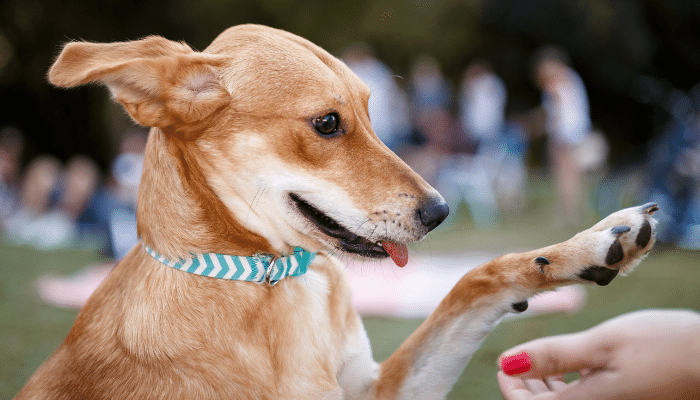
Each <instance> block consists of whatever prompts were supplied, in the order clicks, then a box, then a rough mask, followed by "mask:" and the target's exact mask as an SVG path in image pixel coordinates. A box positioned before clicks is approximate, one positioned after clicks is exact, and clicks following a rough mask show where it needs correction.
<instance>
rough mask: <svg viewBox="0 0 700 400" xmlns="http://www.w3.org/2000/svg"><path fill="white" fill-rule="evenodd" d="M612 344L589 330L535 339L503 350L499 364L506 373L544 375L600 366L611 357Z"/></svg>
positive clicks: (524, 376)
mask: <svg viewBox="0 0 700 400" xmlns="http://www.w3.org/2000/svg"><path fill="white" fill-rule="evenodd" d="M610 351H611V345H609V344H608V345H606V346H603V345H601V342H600V341H599V340H598V339H597V338H596V337H595V336H593V335H589V334H588V332H587V331H584V332H580V333H573V334H569V335H561V336H553V337H548V338H543V339H537V340H533V341H531V342H528V343H525V344H522V345H520V346H517V347H515V348H513V349H510V350H508V351H506V352H505V353H503V354H502V355H501V357H499V360H498V365H499V366H500V368H501V370H502V371H503V372H505V373H506V374H507V375H517V376H520V377H523V378H542V377H546V376H551V375H560V374H565V373H569V372H575V371H580V370H582V369H586V368H591V369H595V368H601V367H603V366H605V364H606V363H607V360H608V358H609V353H610Z"/></svg>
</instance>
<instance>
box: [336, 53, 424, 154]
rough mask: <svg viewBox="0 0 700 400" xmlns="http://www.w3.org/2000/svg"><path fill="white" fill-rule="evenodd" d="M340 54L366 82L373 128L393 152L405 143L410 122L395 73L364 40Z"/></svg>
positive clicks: (405, 102)
mask: <svg viewBox="0 0 700 400" xmlns="http://www.w3.org/2000/svg"><path fill="white" fill-rule="evenodd" d="M341 58H342V60H343V61H344V62H345V64H346V65H347V66H348V67H349V68H350V69H351V70H352V71H353V72H354V73H355V74H357V76H358V77H360V79H361V80H362V81H363V82H364V83H365V84H367V86H369V89H370V91H371V95H370V98H369V104H368V108H369V117H370V121H371V122H372V129H374V132H375V133H376V134H377V136H378V137H379V139H381V141H382V142H384V144H386V145H387V147H389V148H390V149H391V150H393V151H395V152H396V151H397V150H399V149H400V148H401V147H403V145H405V142H406V140H407V139H408V134H409V133H410V130H411V124H410V118H409V116H408V100H407V98H406V95H405V93H404V92H403V91H402V90H401V88H400V87H399V86H398V85H397V84H396V81H395V80H394V74H393V73H392V72H391V70H390V69H389V67H387V66H386V65H385V64H384V63H382V62H381V61H379V60H378V59H377V58H376V57H375V56H374V54H373V53H372V50H371V49H370V48H369V47H368V46H367V45H365V44H363V43H357V44H354V45H352V46H350V47H348V48H347V49H346V50H345V51H344V52H343V54H342V55H341Z"/></svg>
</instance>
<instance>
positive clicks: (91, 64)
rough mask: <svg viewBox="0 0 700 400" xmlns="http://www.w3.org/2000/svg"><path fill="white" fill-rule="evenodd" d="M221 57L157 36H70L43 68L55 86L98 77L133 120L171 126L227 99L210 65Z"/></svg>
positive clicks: (203, 113)
mask: <svg viewBox="0 0 700 400" xmlns="http://www.w3.org/2000/svg"><path fill="white" fill-rule="evenodd" d="M223 62H224V60H223V59H222V58H221V57H220V56H215V55H210V54H204V53H199V52H195V51H194V50H192V49H191V48H190V47H189V46H187V45H186V44H183V43H177V42H173V41H170V40H167V39H164V38H162V37H159V36H150V37H147V38H145V39H142V40H137V41H132V42H117V43H88V42H71V43H68V44H66V45H65V47H64V48H63V51H62V52H61V54H60V55H59V56H58V58H57V59H56V62H55V63H54V64H53V66H52V67H51V69H50V70H49V81H50V82H51V83H53V84H54V85H56V86H60V87H73V86H77V85H82V84H85V83H88V82H94V81H96V82H100V83H103V84H105V85H106V86H107V87H108V88H109V90H110V91H111V92H112V96H113V97H114V98H115V99H116V100H117V101H118V102H120V103H121V104H122V105H123V106H124V108H126V110H127V111H128V113H129V114H130V115H131V117H132V118H133V119H134V120H136V122H138V123H139V124H141V125H145V126H157V127H167V126H177V125H182V124H187V123H193V122H196V121H200V120H202V119H204V118H206V117H207V116H209V115H210V114H212V113H213V112H214V111H216V110H217V109H218V108H220V107H221V106H223V105H225V104H227V103H228V102H229V101H230V96H229V94H228V92H227V91H226V90H225V88H224V87H223V86H222V84H221V82H220V80H219V76H218V74H217V70H216V67H217V66H219V65H221V64H223Z"/></svg>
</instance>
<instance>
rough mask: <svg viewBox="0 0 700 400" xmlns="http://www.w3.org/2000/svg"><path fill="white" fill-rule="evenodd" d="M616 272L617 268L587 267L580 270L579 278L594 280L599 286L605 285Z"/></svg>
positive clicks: (613, 277)
mask: <svg viewBox="0 0 700 400" xmlns="http://www.w3.org/2000/svg"><path fill="white" fill-rule="evenodd" d="M617 272H618V270H617V269H610V268H607V267H597V266H595V267H588V268H586V269H584V270H583V271H581V273H580V274H579V278H581V279H585V280H587V281H592V282H595V283H597V284H598V285H600V286H605V285H607V284H608V283H610V282H612V280H613V279H615V277H616V276H617Z"/></svg>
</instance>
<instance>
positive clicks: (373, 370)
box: [16, 25, 658, 399]
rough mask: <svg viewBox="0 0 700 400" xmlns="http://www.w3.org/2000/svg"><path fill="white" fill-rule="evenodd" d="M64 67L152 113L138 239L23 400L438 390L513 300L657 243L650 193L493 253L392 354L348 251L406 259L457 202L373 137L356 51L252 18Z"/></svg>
mask: <svg viewBox="0 0 700 400" xmlns="http://www.w3.org/2000/svg"><path fill="white" fill-rule="evenodd" d="M49 80H50V82H51V83H53V84H54V85H56V86H59V87H65V88H68V87H74V86H78V85H83V84H86V83H90V82H98V83H101V84H103V85H106V86H107V88H109V90H110V92H111V95H112V96H113V98H114V99H115V100H116V101H117V102H118V103H120V104H121V105H122V106H123V107H124V109H125V110H126V111H127V112H128V114H129V115H130V116H131V117H132V118H133V119H134V121H136V122H137V123H139V124H141V125H144V126H148V127H151V131H150V133H149V138H148V144H147V148H146V154H145V162H144V169H143V171H144V172H143V177H142V181H141V186H140V189H139V198H138V215H137V220H138V234H139V237H140V242H139V243H138V244H137V245H136V246H135V247H134V248H133V249H132V250H131V251H130V252H129V253H128V254H127V255H126V256H125V258H124V259H123V260H121V262H119V263H118V265H117V266H116V267H115V269H114V270H113V271H112V272H111V274H110V275H109V277H108V278H107V279H106V280H105V281H104V282H103V283H102V285H101V286H100V287H99V288H98V289H97V290H96V292H95V293H94V294H93V295H92V297H91V298H90V300H89V301H88V303H87V304H86V305H85V306H84V307H83V308H82V310H81V311H80V313H79V315H78V316H77V318H76V321H75V324H74V325H73V327H72V329H71V330H70V332H69V333H68V335H67V337H66V338H65V341H64V342H63V343H62V344H61V345H60V347H59V348H58V349H57V350H56V351H55V352H54V353H53V354H52V355H51V356H50V357H49V358H48V359H47V360H46V361H45V362H44V363H43V364H42V365H41V366H40V367H39V369H38V370H37V371H36V372H35V374H34V375H33V376H32V377H31V378H30V380H29V381H28V382H27V384H26V385H25V387H24V388H23V389H22V390H21V391H20V393H19V394H18V395H17V397H16V398H17V399H49V398H50V399H126V398H129V399H141V398H148V399H216V398H227V399H312V398H322V399H340V398H346V399H390V398H411V399H419V398H430V399H432V398H442V397H444V396H445V395H446V394H447V392H448V391H449V390H450V388H451V387H452V385H453V384H454V382H455V381H456V380H457V378H458V376H459V375H460V373H461V371H462V370H463V368H464V367H465V366H466V364H467V363H468V361H469V359H470V358H471V356H472V354H473V352H474V351H475V350H476V349H477V347H478V346H479V344H480V342H481V341H482V340H483V339H484V337H485V336H486V335H487V334H488V332H489V331H490V330H491V329H492V328H493V327H494V326H495V325H496V324H497V323H498V321H499V320H500V319H501V317H503V316H504V315H505V314H507V313H509V312H521V311H523V310H525V309H526V308H527V299H528V298H529V297H531V296H532V295H534V294H535V293H537V292H540V291H543V290H546V289H550V288H553V287H556V286H559V285H564V284H570V283H575V282H593V283H597V284H599V285H606V284H608V283H610V281H611V280H612V279H613V278H614V277H615V276H616V275H617V274H618V272H623V273H625V272H629V271H630V270H631V269H632V268H633V267H634V266H635V265H637V264H638V263H639V262H640V261H641V259H642V258H644V256H645V255H646V254H647V252H648V251H649V250H650V249H651V247H652V246H653V244H654V241H655V221H654V220H653V218H652V217H651V215H652V214H653V213H654V211H656V210H657V209H658V207H657V206H656V205H655V204H652V203H650V204H646V205H644V206H639V207H633V208H628V209H624V210H621V211H618V212H616V213H614V214H612V215H610V216H608V217H607V218H605V219H604V220H602V221H601V222H599V223H598V224H596V225H595V226H593V227H592V228H590V229H588V230H586V231H583V232H581V233H579V234H577V235H576V236H574V237H573V238H571V239H569V240H567V241H565V242H562V243H559V244H555V245H553V246H549V247H545V248H542V249H539V250H535V251H530V252H525V253H519V254H509V255H505V256H502V257H499V258H496V259H494V260H492V261H490V262H488V263H486V264H484V265H482V266H480V267H478V268H476V269H474V270H472V271H470V272H469V273H467V274H466V275H465V276H464V277H463V278H462V279H461V280H460V281H459V282H458V283H457V284H456V286H455V287H454V288H453V289H452V291H451V292H449V294H448V295H447V296H446V297H445V299H444V300H443V301H442V302H441V303H440V304H439V306H438V307H437V308H436V310H435V311H434V312H433V313H432V315H430V316H429V318H427V319H426V320H425V322H424V323H423V324H422V325H421V326H420V327H419V328H418V329H417V330H416V331H415V332H414V333H413V334H412V335H411V336H410V337H409V338H408V339H407V340H406V341H405V342H404V343H403V344H402V345H401V346H400V347H399V349H398V350H397V351H396V352H395V353H394V354H393V355H392V356H390V357H389V358H388V359H387V360H386V361H384V362H382V363H381V364H378V363H376V362H375V361H374V360H373V358H372V354H371V350H370V346H369V341H368V338H367V335H366V332H365V329H364V327H363V325H362V321H361V319H360V317H359V316H358V314H357V313H356V312H355V311H354V309H353V308H352V305H351V293H350V287H349V285H348V281H347V278H346V276H345V272H344V267H343V265H342V264H341V263H340V261H339V260H338V259H337V258H336V255H337V254H349V255H352V256H353V257H359V258H361V259H380V258H387V257H391V258H392V259H393V260H394V262H395V263H396V264H397V265H399V266H403V265H405V264H406V262H407V247H406V245H407V244H409V243H413V242H416V241H418V240H420V239H422V238H423V237H424V236H425V235H426V234H427V233H428V232H429V231H431V230H432V229H433V228H435V227H436V226H438V225H439V224H440V223H441V222H442V221H443V220H444V219H445V218H446V217H447V215H448V212H449V209H448V206H447V205H446V203H445V201H444V200H443V199H442V197H441V196H440V195H439V194H438V193H437V192H436V191H435V190H434V189H433V188H432V187H431V186H430V185H428V184H427V183H426V182H425V181H424V180H423V179H421V177H420V176H418V175H417V174H416V173H415V172H413V171H412V170H411V169H410V168H409V167H408V166H407V165H406V164H404V162H402V161H401V159H399V158H398V157H397V156H396V155H394V154H393V153H392V152H391V151H390V150H389V149H388V148H387V147H386V146H384V145H383V144H382V143H381V141H380V140H379V139H378V138H377V137H376V135H375V134H374V133H373V131H372V128H371V125H370V120H369V117H368V99H369V97H370V91H369V89H368V87H367V86H366V85H365V84H363V83H362V82H361V81H360V80H359V79H358V78H357V77H356V75H355V74H353V73H352V72H351V71H350V70H349V69H348V68H347V67H346V66H345V64H344V63H343V62H342V61H340V60H338V59H336V58H335V57H333V56H332V55H330V54H329V53H327V52H326V51H324V50H322V49H321V48H319V47H318V46H316V45H314V44H312V43H311V42H309V41H307V40H305V39H302V38H300V37H298V36H295V35H293V34H291V33H288V32H285V31H281V30H277V29H273V28H268V27H264V26H257V25H240V26H235V27H233V28H230V29H228V30H226V31H224V32H223V33H222V34H221V35H219V36H218V37H217V38H216V39H215V40H214V41H213V42H212V43H211V45H210V46H209V47H208V48H207V49H206V50H204V51H202V52H197V51H194V50H192V49H191V48H190V47H189V46H187V45H186V44H184V43H178V42H173V41H170V40H167V39H164V38H162V37H157V36H152V37H147V38H145V39H142V40H137V41H130V42H119V43H109V44H99V43H88V42H71V43H68V44H66V45H65V46H64V47H63V49H62V52H61V53H60V55H59V56H58V58H57V59H56V61H55V63H54V64H53V66H52V67H51V69H50V71H49Z"/></svg>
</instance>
